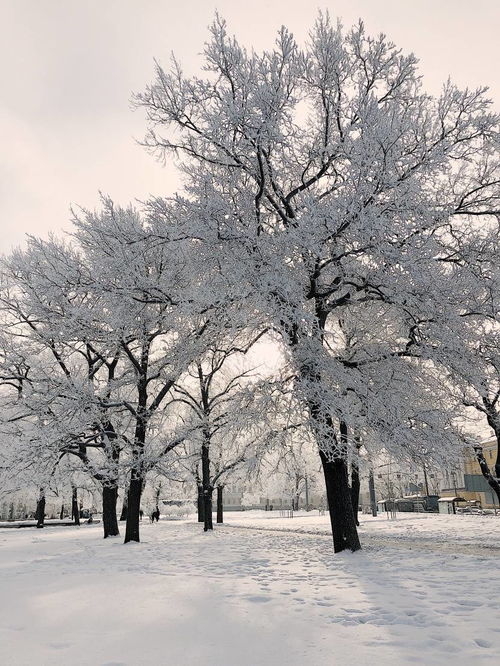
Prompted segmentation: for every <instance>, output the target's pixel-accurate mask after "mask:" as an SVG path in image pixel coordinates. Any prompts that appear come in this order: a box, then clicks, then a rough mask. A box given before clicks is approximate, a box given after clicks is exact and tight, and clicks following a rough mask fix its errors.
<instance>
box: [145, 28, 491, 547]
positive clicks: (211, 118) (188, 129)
mask: <svg viewBox="0 0 500 666" xmlns="http://www.w3.org/2000/svg"><path fill="white" fill-rule="evenodd" d="M204 58H205V60H204V70H205V76H204V78H198V77H192V78H187V77H185V76H184V75H183V73H182V70H181V67H180V65H179V64H178V63H177V62H176V61H175V60H174V61H173V62H172V67H171V69H170V70H168V71H166V70H164V69H163V68H162V67H161V66H160V65H158V66H157V69H156V79H155V81H154V82H153V83H152V84H151V85H150V86H148V87H147V89H146V90H145V92H143V93H141V94H137V95H136V96H135V103H136V105H137V106H140V107H143V108H144V109H145V111H146V114H147V119H148V134H147V136H146V139H145V144H146V146H147V147H148V148H149V149H150V150H151V151H152V152H154V153H155V154H157V155H159V156H160V157H162V158H164V159H165V158H166V157H167V156H169V155H172V154H173V155H175V156H176V157H177V158H178V160H179V163H180V168H181V170H182V171H183V173H184V176H185V196H181V195H179V196H178V197H177V206H178V214H179V216H184V220H185V226H186V229H188V228H189V227H190V228H191V230H190V231H188V232H187V233H188V235H191V236H192V237H193V238H196V239H197V242H198V243H199V245H200V247H203V246H205V250H204V251H203V250H201V252H202V253H203V252H204V253H205V254H208V253H211V254H212V255H213V256H215V257H216V259H217V261H218V263H219V267H220V268H219V273H220V278H219V280H218V284H219V286H221V287H225V289H226V293H227V294H230V297H231V298H232V299H233V300H238V301H239V302H240V303H241V307H245V308H246V309H247V312H249V313H252V312H259V313H261V314H262V313H263V314H265V315H266V316H267V317H268V321H269V323H270V325H272V326H273V327H274V329H275V330H276V331H277V332H278V333H279V335H280V336H281V340H282V344H283V346H284V348H285V353H286V355H287V358H288V361H289V363H290V365H291V367H292V368H293V371H294V373H295V391H296V394H297V396H299V397H300V399H301V400H302V401H303V403H304V404H305V405H306V406H307V409H308V413H309V420H310V427H311V429H312V431H313V432H314V434H315V437H316V440H317V444H318V447H319V452H320V457H321V462H322V465H323V469H324V473H325V479H326V486H327V495H328V502H329V507H330V516H331V521H332V530H333V539H334V547H335V550H336V551H339V550H342V549H344V548H350V549H352V550H356V549H358V548H359V547H360V544H359V539H358V536H357V531H356V526H355V517H354V513H353V511H352V507H351V501H350V496H349V487H348V474H347V460H348V456H349V449H350V448H351V446H352V442H353V441H354V438H349V437H348V438H346V437H343V436H342V435H341V432H340V423H341V422H343V421H344V422H346V421H348V422H349V426H350V428H351V430H352V431H353V432H357V431H358V430H362V429H363V430H365V431H366V432H370V431H371V430H373V429H374V424H378V427H377V428H376V429H375V430H376V431H377V432H378V435H377V436H378V437H380V436H381V435H382V432H383V430H384V422H385V423H387V424H388V426H387V431H388V433H389V434H390V432H391V431H394V418H392V416H391V415H396V418H398V416H397V412H398V410H399V409H400V405H399V404H397V398H396V399H394V398H393V397H391V396H392V395H393V392H392V390H391V367H390V366H391V364H392V363H396V361H401V360H403V361H405V360H407V359H408V358H409V357H411V356H412V349H411V348H412V346H413V343H414V341H415V340H416V339H418V336H419V330H420V327H421V326H422V325H423V324H424V323H425V322H426V321H428V320H429V318H432V316H433V314H434V312H435V310H436V309H439V300H436V299H435V298H429V297H428V293H430V294H434V290H433V289H430V291H429V287H430V286H432V285H433V284H435V283H441V284H447V272H446V269H445V266H444V265H443V264H442V262H439V261H437V260H436V256H437V254H438V253H439V243H438V241H437V240H436V231H437V230H440V229H445V228H447V227H449V226H450V225H453V224H454V223H455V221H456V220H458V219H461V218H466V217H468V216H475V217H479V216H482V215H488V214H490V213H491V212H492V211H495V210H498V197H499V195H498V176H497V170H498V154H497V146H498V143H497V141H498V139H497V136H498V134H497V133H498V117H497V116H496V115H494V114H493V113H491V111H490V102H489V100H488V99H487V97H486V95H485V90H484V89H478V90H467V89H466V90H459V89H458V88H457V87H456V86H455V85H453V84H452V83H451V82H447V83H446V84H445V85H444V87H443V90H442V93H441V94H440V95H439V96H438V97H431V96H430V95H427V94H426V93H425V92H424V91H423V89H422V86H421V78H420V76H419V75H418V71H417V60H416V58H415V57H414V56H413V55H411V54H410V55H404V54H403V53H402V52H401V51H400V50H399V49H397V48H396V47H395V46H394V44H392V43H391V42H390V41H388V40H387V38H386V37H385V36H384V35H380V36H379V37H376V38H372V37H369V36H368V35H366V33H365V29H364V26H363V24H362V23H359V24H358V25H356V26H355V27H354V28H352V29H351V30H349V31H345V30H344V29H343V28H342V26H340V25H336V26H335V25H332V24H331V22H330V20H329V18H328V16H326V15H320V16H319V18H318V20H317V21H316V24H315V26H314V28H313V29H312V31H311V33H310V37H309V41H308V43H307V44H306V46H305V47H304V48H301V47H299V45H298V44H297V43H296V42H295V40H294V38H293V36H292V35H291V34H290V33H289V31H288V30H286V28H282V29H281V30H280V31H279V33H278V36H277V39H276V43H275V45H274V48H272V49H271V50H269V51H266V52H263V53H256V52H254V51H251V52H249V51H247V50H246V49H245V48H244V47H243V46H242V45H240V44H239V43H238V41H237V40H236V39H235V38H232V37H230V36H229V35H228V33H227V29H226V24H225V22H224V21H223V20H222V19H220V18H219V17H217V18H216V20H215V21H214V23H213V25H212V26H211V38H210V41H209V42H208V43H207V45H206V46H205V50H204ZM155 205H156V206H158V202H156V204H155ZM448 284H449V283H448ZM346 311H349V313H350V314H351V317H352V318H356V316H357V315H358V313H359V314H360V315H361V314H364V320H365V322H367V323H368V326H369V325H370V324H369V322H370V318H371V317H384V318H385V322H386V324H385V335H384V338H383V341H382V342H383V344H382V345H381V346H379V348H378V349H375V348H374V347H373V346H371V348H370V349H369V352H370V357H371V358H370V360H371V361H373V360H374V358H373V355H374V354H376V355H377V359H379V360H380V362H381V363H380V364H379V366H378V367H386V368H388V370H387V371H384V377H385V379H384V382H385V383H386V390H385V392H384V393H383V394H382V393H379V394H378V400H373V398H374V392H373V391H371V390H367V386H368V385H367V379H366V377H365V376H364V375H363V374H362V373H361V367H362V366H361V361H357V362H356V363H354V362H350V363H345V362H343V360H342V358H339V354H338V351H337V350H338V347H339V335H338V331H339V326H340V324H341V322H342V319H343V317H344V315H345V312H346ZM359 356H362V352H359ZM365 360H366V359H365ZM363 362H364V361H363ZM397 372H401V373H404V372H406V373H407V374H411V372H412V365H411V362H410V363H408V364H407V370H404V369H403V364H402V363H399V364H398V369H397ZM368 388H369V386H368ZM381 388H382V385H381V384H379V386H378V388H377V391H380V390H381ZM416 390H417V389H416ZM398 397H399V394H398ZM408 400H409V401H411V394H410V395H409V398H408ZM346 415H347V416H348V417H349V418H348V419H347V418H346ZM401 427H402V428H403V427H404V424H401ZM365 441H366V436H365Z"/></svg>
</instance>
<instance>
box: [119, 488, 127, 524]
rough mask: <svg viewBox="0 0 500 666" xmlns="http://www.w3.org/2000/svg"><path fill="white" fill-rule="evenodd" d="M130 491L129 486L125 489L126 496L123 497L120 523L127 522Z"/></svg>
mask: <svg viewBox="0 0 500 666" xmlns="http://www.w3.org/2000/svg"><path fill="white" fill-rule="evenodd" d="M128 491H129V486H127V488H126V489H125V494H124V495H123V504H122V512H121V514H120V521H122V520H127V513H128Z"/></svg>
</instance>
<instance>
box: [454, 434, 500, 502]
mask: <svg viewBox="0 0 500 666" xmlns="http://www.w3.org/2000/svg"><path fill="white" fill-rule="evenodd" d="M481 446H482V447H483V453H484V457H485V459H486V462H487V463H488V465H489V467H490V469H491V468H493V466H494V464H495V461H496V456H497V442H496V440H495V439H488V440H486V441H484V442H481ZM462 465H463V467H462V470H461V472H460V475H459V477H458V478H459V479H460V481H461V483H460V485H457V484H453V483H451V484H450V485H448V487H445V488H443V489H442V495H443V497H448V496H452V495H460V496H461V497H463V498H464V499H465V500H469V501H472V500H478V501H479V502H480V504H481V506H482V508H483V509H485V508H486V509H493V508H498V499H497V496H496V494H495V492H494V491H493V489H492V488H491V487H490V485H489V484H488V482H487V481H486V479H485V478H484V476H483V475H482V473H481V468H480V467H479V463H478V462H477V459H476V456H475V455H474V451H472V450H469V449H466V450H465V451H464V455H463V462H462ZM452 480H453V477H452ZM454 480H455V481H457V477H455V479H454Z"/></svg>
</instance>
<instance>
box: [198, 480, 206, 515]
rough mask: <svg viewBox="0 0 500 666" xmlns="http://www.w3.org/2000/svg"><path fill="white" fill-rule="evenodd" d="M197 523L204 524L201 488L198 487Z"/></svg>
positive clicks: (200, 486)
mask: <svg viewBox="0 0 500 666" xmlns="http://www.w3.org/2000/svg"><path fill="white" fill-rule="evenodd" d="M198 522H199V523H203V522H205V518H204V512H203V486H202V485H199V486H198Z"/></svg>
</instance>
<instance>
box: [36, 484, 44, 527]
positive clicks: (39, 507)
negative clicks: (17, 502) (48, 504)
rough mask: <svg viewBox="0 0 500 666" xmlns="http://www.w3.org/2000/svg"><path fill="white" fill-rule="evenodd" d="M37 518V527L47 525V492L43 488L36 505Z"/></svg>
mask: <svg viewBox="0 0 500 666" xmlns="http://www.w3.org/2000/svg"><path fill="white" fill-rule="evenodd" d="M35 518H36V526H37V527H43V526H44V523H45V492H44V490H43V488H40V495H39V497H38V502H37V504H36V511H35Z"/></svg>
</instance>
